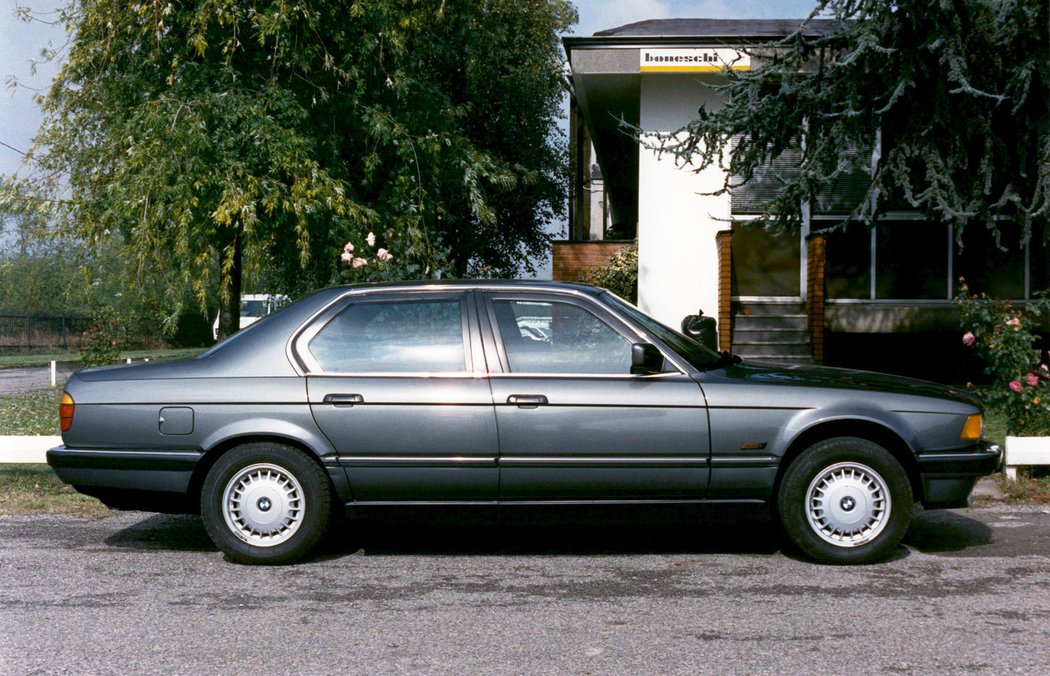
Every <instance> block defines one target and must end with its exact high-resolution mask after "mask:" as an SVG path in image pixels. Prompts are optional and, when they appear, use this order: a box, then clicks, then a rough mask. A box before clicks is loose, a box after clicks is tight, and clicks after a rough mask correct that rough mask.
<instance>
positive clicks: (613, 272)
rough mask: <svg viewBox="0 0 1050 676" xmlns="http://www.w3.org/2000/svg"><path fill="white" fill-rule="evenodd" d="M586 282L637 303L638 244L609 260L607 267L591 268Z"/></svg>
mask: <svg viewBox="0 0 1050 676" xmlns="http://www.w3.org/2000/svg"><path fill="white" fill-rule="evenodd" d="M585 279H586V281H587V282H588V283H590V284H594V285H595V286H600V287H602V288H605V289H608V290H609V291H612V292H613V293H615V294H616V295H617V296H619V297H620V298H623V299H625V300H629V301H631V302H632V303H637V302H638V242H637V241H636V242H635V243H634V244H628V245H627V246H625V247H623V248H621V249H620V250H618V251H617V252H616V253H614V254H613V255H612V256H611V257H610V258H609V263H608V264H607V265H601V266H598V267H596V268H593V269H592V270H591V271H590V272H589V273H588V274H587V276H586V278H585Z"/></svg>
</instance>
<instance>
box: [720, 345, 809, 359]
mask: <svg viewBox="0 0 1050 676" xmlns="http://www.w3.org/2000/svg"><path fill="white" fill-rule="evenodd" d="M733 353H734V354H738V355H740V356H741V357H743V358H745V359H747V358H748V357H749V356H755V355H769V356H773V357H809V356H811V355H812V354H813V348H812V346H810V344H809V343H770V342H758V343H743V342H739V343H738V342H734V343H733ZM756 358H757V356H756Z"/></svg>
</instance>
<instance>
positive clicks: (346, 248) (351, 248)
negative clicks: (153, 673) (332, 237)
mask: <svg viewBox="0 0 1050 676" xmlns="http://www.w3.org/2000/svg"><path fill="white" fill-rule="evenodd" d="M353 252H354V245H353V243H352V242H347V243H346V246H344V247H343V253H353Z"/></svg>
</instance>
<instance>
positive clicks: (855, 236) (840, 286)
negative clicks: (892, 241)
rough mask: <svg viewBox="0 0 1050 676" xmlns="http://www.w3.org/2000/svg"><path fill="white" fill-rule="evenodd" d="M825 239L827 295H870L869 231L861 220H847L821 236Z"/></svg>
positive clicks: (825, 285) (850, 296)
mask: <svg viewBox="0 0 1050 676" xmlns="http://www.w3.org/2000/svg"><path fill="white" fill-rule="evenodd" d="M824 242H825V246H826V249H825V251H826V254H825V255H826V260H825V265H824V288H825V293H826V294H827V297H828V298H830V299H834V298H861V299H867V298H871V230H869V229H868V228H867V227H866V226H865V225H864V224H863V223H857V222H853V223H849V224H848V225H847V226H846V227H844V228H841V229H839V230H833V231H831V232H829V233H827V234H826V235H824Z"/></svg>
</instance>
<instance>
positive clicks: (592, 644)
mask: <svg viewBox="0 0 1050 676" xmlns="http://www.w3.org/2000/svg"><path fill="white" fill-rule="evenodd" d="M775 543H776V537H775V532H774V531H773V530H771V529H770V528H769V527H765V526H762V525H760V524H749V523H737V524H732V525H729V526H721V527H712V526H699V527H698V526H689V525H685V524H671V525H662V526H644V525H643V526H616V525H610V524H608V523H607V524H604V525H599V526H580V525H573V524H566V523H562V524H561V525H557V526H548V525H545V524H544V523H542V522H540V523H534V524H527V525H517V526H513V527H504V528H500V529H497V528H494V527H491V526H484V525H474V526H469V525H467V526H464V525H457V526H449V525H440V524H438V525H429V526H425V527H419V526H406V525H400V524H398V523H396V522H395V523H384V524H373V525H369V526H365V527H360V528H358V529H356V530H353V531H348V530H345V529H344V530H341V531H340V532H339V533H338V534H337V535H336V536H334V537H333V538H332V541H331V542H330V543H329V545H328V546H327V548H326V549H325V551H324V552H323V553H322V554H321V555H320V556H318V557H317V558H315V559H313V560H311V561H308V562H306V563H303V564H300V565H297V566H292V567H284V568H256V567H243V566H236V565H232V564H229V563H226V562H225V561H223V559H222V557H221V555H220V554H219V553H218V552H217V551H216V550H215V549H214V548H213V547H212V546H211V544H210V543H209V541H208V540H207V538H206V536H205V535H204V532H203V529H202V527H201V525H200V521H199V520H198V519H196V518H193V517H172V516H157V515H149V514H142V513H124V514H120V515H118V516H115V517H111V518H107V519H103V520H100V521H90V520H83V519H78V518H75V517H68V516H32V517H3V518H0V580H2V585H0V673H3V674H33V673H96V674H104V673H121V674H126V673H182V674H189V673H193V674H198V673H219V672H223V673H231V672H240V671H244V672H248V673H267V674H268V673H336V672H340V673H359V674H365V673H367V674H385V673H390V674H393V673H439V674H441V673H447V674H452V673H456V674H475V673H514V674H518V673H548V674H553V673H558V674H560V673H580V674H590V673H647V674H648V673H683V674H684V673H698V672H700V673H716V672H717V673H748V674H750V673H774V672H775V673H840V674H841V673H887V672H889V673H916V674H918V673H960V672H982V673H1010V672H1016V673H1026V674H1036V673H1048V672H1050V509H1045V508H1038V507H1035V508H1023V507H996V508H988V509H977V510H974V509H971V510H958V511H951V512H948V511H936V512H927V513H922V514H919V515H918V516H917V517H916V521H915V523H914V525H913V527H912V529H911V531H910V532H909V535H908V537H907V539H906V544H905V546H902V547H901V548H900V549H899V551H898V554H897V556H896V557H895V558H894V559H893V560H891V561H889V562H886V563H882V564H878V565H873V566H866V567H860V568H836V567H827V566H819V565H815V564H812V563H809V562H806V561H803V560H800V559H798V558H795V557H793V556H789V555H785V554H783V553H781V552H780V551H778V550H777V548H776V546H777V545H776V544H775Z"/></svg>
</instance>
